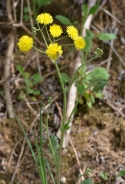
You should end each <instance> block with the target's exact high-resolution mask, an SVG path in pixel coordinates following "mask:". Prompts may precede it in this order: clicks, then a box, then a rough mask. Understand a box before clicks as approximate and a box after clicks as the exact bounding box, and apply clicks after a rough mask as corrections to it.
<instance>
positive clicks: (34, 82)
mask: <svg viewBox="0 0 125 184" xmlns="http://www.w3.org/2000/svg"><path fill="white" fill-rule="evenodd" d="M31 80H32V81H33V84H37V83H38V82H41V81H42V78H41V76H40V75H39V74H38V73H35V74H34V75H32V77H31Z"/></svg>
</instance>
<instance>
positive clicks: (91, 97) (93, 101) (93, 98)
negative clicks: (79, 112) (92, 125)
mask: <svg viewBox="0 0 125 184" xmlns="http://www.w3.org/2000/svg"><path fill="white" fill-rule="evenodd" d="M90 99H91V102H92V103H93V104H94V103H95V97H94V96H93V95H90Z"/></svg>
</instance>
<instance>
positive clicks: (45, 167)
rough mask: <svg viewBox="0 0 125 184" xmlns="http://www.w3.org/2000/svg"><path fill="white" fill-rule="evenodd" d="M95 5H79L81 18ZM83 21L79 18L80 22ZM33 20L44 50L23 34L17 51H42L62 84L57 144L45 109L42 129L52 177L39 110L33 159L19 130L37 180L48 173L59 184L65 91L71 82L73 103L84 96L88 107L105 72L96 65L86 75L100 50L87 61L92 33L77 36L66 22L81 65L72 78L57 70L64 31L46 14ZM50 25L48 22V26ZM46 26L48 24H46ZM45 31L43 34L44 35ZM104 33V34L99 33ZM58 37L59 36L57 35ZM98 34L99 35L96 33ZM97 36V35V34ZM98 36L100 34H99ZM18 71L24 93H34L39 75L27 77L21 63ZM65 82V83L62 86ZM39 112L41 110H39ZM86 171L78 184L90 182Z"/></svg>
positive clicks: (66, 127)
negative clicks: (73, 95) (80, 59)
mask: <svg viewBox="0 0 125 184" xmlns="http://www.w3.org/2000/svg"><path fill="white" fill-rule="evenodd" d="M97 7H98V6H95V7H93V8H91V9H90V11H88V7H87V5H84V6H83V9H84V18H85V19H86V18H87V16H88V15H89V14H92V13H94V12H95V11H96V10H97ZM56 18H57V19H58V20H59V19H60V20H61V22H62V23H63V22H67V23H66V24H65V25H67V24H70V21H68V20H67V19H64V18H62V17H60V16H57V17H56ZM84 22H85V20H84V19H83V24H84ZM36 23H37V27H33V37H34V35H36V34H37V32H38V31H39V32H40V33H41V36H42V38H43V41H44V43H45V45H46V49H45V50H40V49H38V48H36V47H35V46H34V40H33V37H29V36H27V35H24V36H22V37H21V38H20V39H19V42H18V47H19V49H20V51H22V52H28V51H30V50H31V49H32V48H34V49H36V50H37V51H39V52H42V53H43V54H45V55H46V56H48V57H49V58H50V60H51V61H52V63H53V65H54V66H55V68H56V71H57V75H58V79H59V81H60V84H61V87H62V92H63V118H62V125H61V139H60V143H58V140H57V138H56V137H55V136H52V137H51V138H50V136H49V129H48V119H49V109H48V113H47V117H46V121H45V122H46V129H47V136H48V142H49V149H50V152H51V154H52V158H53V162H54V164H55V168H56V172H55V173H56V176H55V175H54V174H53V172H52V169H51V164H50V163H49V161H48V160H47V158H45V157H44V152H43V134H42V133H43V121H42V114H41V113H40V144H39V142H38V140H36V138H35V140H36V150H37V158H38V159H37V158H36V153H35V151H34V150H33V148H32V145H31V143H30V141H29V139H28V137H27V135H26V133H25V131H24V129H23V128H22V126H21V125H20V126H21V128H22V129H23V132H24V134H25V136H26V139H27V142H28V145H29V147H30V150H31V152H32V155H33V158H34V160H35V163H36V166H37V169H38V172H39V176H40V179H41V182H42V183H43V184H47V183H48V182H49V181H47V178H48V177H47V176H48V174H49V176H50V177H51V179H52V182H53V183H54V184H60V169H61V152H62V144H63V139H64V135H65V132H66V131H67V130H69V128H70V126H69V122H70V118H71V115H70V116H69V119H68V120H66V108H67V93H68V91H69V89H70V87H71V86H72V84H73V83H74V82H76V86H77V89H78V102H77V103H76V106H77V104H78V103H79V102H80V101H81V100H82V97H84V98H85V99H86V102H87V105H88V106H89V107H91V106H92V104H93V103H94V102H95V98H97V97H98V98H101V97H102V94H101V89H102V88H103V87H104V86H105V85H106V83H107V80H108V77H109V74H108V73H107V71H106V70H105V69H104V68H102V67H98V68H95V69H94V70H92V71H91V72H90V73H88V74H86V63H87V62H90V61H92V60H94V59H95V58H100V57H101V56H102V54H103V51H102V49H99V48H97V49H96V51H95V55H94V57H93V58H92V59H90V60H88V61H87V56H88V53H89V52H90V50H91V46H92V39H93V37H94V35H93V34H92V33H91V32H90V31H89V30H86V33H87V35H86V37H85V39H83V38H82V37H81V36H80V35H79V31H78V30H77V28H76V27H75V26H73V25H68V26H67V27H66V31H65V32H66V33H67V37H69V38H70V39H71V40H72V44H68V43H67V46H69V45H72V46H74V47H75V48H76V49H77V50H81V53H82V65H81V66H80V67H79V68H78V69H77V71H76V72H75V74H74V76H73V78H72V79H70V78H69V77H68V75H67V74H66V73H61V72H60V69H59V66H58V61H59V60H60V59H62V58H63V57H62V56H63V47H64V46H66V45H63V44H61V40H62V39H64V37H60V36H61V35H62V33H63V32H64V30H63V29H62V27H61V26H60V25H57V24H52V23H53V17H52V16H51V15H50V14H49V13H42V14H40V15H38V16H37V18H36ZM50 24H52V25H50ZM49 25H50V26H49ZM45 33H46V35H47V37H45ZM103 36H104V35H103ZM58 37H60V38H58ZM98 37H99V36H98ZM99 38H100V37H99ZM101 38H102V37H101ZM18 70H19V72H20V73H21V74H22V76H23V77H24V82H25V84H26V92H27V93H28V94H38V91H34V90H33V89H32V87H33V86H34V85H35V84H36V83H37V82H39V81H40V78H39V76H38V75H36V76H35V75H33V76H31V77H30V76H29V74H28V73H27V72H24V70H23V69H22V67H21V66H18ZM65 84H67V85H65ZM48 102H49V104H50V106H51V104H52V99H51V98H50V99H49V100H48ZM74 111H75V108H74V109H73V111H72V112H71V114H73V113H74ZM40 112H41V109H40ZM89 173H90V170H88V171H87V172H86V175H87V179H85V180H84V181H82V183H81V184H93V182H92V180H91V179H90V178H89V177H88V176H89Z"/></svg>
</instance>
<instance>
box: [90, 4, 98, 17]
mask: <svg viewBox="0 0 125 184" xmlns="http://www.w3.org/2000/svg"><path fill="white" fill-rule="evenodd" d="M98 7H99V5H95V6H92V7H91V8H90V10H89V15H90V14H94V13H95V12H96V11H97V9H98Z"/></svg>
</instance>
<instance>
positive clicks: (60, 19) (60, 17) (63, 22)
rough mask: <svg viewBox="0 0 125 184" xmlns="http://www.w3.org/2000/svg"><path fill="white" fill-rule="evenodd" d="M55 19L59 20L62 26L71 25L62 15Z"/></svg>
mask: <svg viewBox="0 0 125 184" xmlns="http://www.w3.org/2000/svg"><path fill="white" fill-rule="evenodd" d="M55 18H56V19H57V20H59V21H60V22H61V23H62V24H64V25H72V23H71V22H70V20H69V19H68V18H66V17H64V16H62V15H56V16H55Z"/></svg>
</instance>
